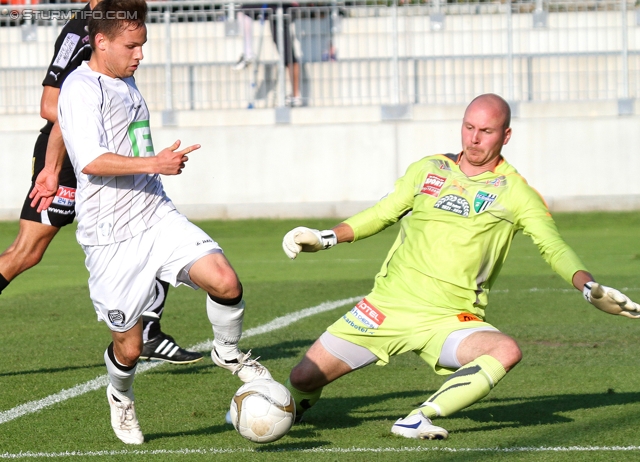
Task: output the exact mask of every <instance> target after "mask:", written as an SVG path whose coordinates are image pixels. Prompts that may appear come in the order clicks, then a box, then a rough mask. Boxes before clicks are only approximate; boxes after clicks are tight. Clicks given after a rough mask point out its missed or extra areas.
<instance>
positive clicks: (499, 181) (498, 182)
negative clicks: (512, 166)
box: [485, 175, 507, 188]
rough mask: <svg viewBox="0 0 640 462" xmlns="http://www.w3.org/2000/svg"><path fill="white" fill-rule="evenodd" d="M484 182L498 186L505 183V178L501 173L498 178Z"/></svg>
mask: <svg viewBox="0 0 640 462" xmlns="http://www.w3.org/2000/svg"><path fill="white" fill-rule="evenodd" d="M485 184H490V185H491V186H495V187H496V188H499V187H500V186H506V185H507V178H506V177H505V176H504V175H501V176H499V177H498V178H494V179H492V180H487V181H485Z"/></svg>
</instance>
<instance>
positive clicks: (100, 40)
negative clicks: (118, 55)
mask: <svg viewBox="0 0 640 462" xmlns="http://www.w3.org/2000/svg"><path fill="white" fill-rule="evenodd" d="M108 41H109V39H108V38H107V36H106V35H104V34H103V33H101V32H98V33H97V34H96V36H95V38H94V39H93V43H94V44H95V47H96V49H97V50H100V51H105V50H106V48H107V42H108Z"/></svg>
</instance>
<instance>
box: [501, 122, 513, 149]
mask: <svg viewBox="0 0 640 462" xmlns="http://www.w3.org/2000/svg"><path fill="white" fill-rule="evenodd" d="M510 139H511V127H509V128H507V129H506V130H505V131H504V142H503V143H502V145H503V146H504V145H505V144H507V143H508V142H509V140H510Z"/></svg>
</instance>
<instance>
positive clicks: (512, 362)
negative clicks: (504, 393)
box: [499, 337, 522, 371]
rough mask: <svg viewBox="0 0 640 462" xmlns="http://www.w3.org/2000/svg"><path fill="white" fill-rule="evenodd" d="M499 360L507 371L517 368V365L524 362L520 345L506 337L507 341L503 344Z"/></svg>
mask: <svg viewBox="0 0 640 462" xmlns="http://www.w3.org/2000/svg"><path fill="white" fill-rule="evenodd" d="M499 360H500V362H501V363H502V365H503V366H504V368H505V369H506V370H507V371H508V370H510V369H511V368H513V367H515V366H516V364H518V363H519V362H520V361H521V360H522V350H521V349H520V347H519V346H518V343H517V342H516V341H515V340H513V339H512V338H511V337H506V339H505V340H504V341H503V342H501V345H500V358H499Z"/></svg>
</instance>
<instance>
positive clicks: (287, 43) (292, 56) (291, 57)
mask: <svg viewBox="0 0 640 462" xmlns="http://www.w3.org/2000/svg"><path fill="white" fill-rule="evenodd" d="M273 11H274V13H273V14H274V16H273V21H271V37H273V43H275V44H276V47H277V46H278V29H277V25H276V18H275V11H276V10H275V9H274V10H273ZM283 26H284V27H283V28H284V35H283V41H284V43H283V45H284V65H285V66H288V65H289V64H291V63H297V62H298V57H297V56H296V53H295V50H294V48H293V43H292V37H291V29H290V27H289V21H288V20H285V21H284V24H283Z"/></svg>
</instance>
